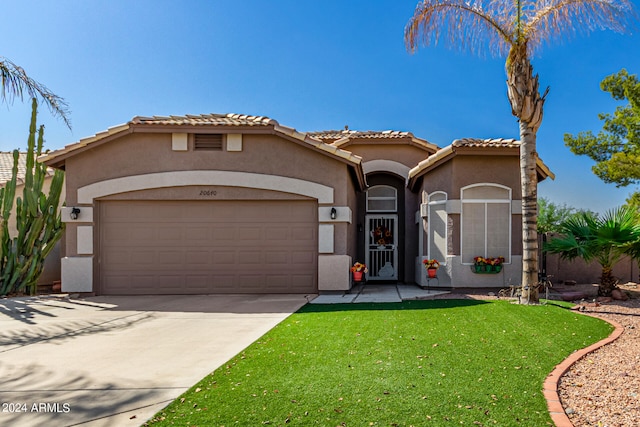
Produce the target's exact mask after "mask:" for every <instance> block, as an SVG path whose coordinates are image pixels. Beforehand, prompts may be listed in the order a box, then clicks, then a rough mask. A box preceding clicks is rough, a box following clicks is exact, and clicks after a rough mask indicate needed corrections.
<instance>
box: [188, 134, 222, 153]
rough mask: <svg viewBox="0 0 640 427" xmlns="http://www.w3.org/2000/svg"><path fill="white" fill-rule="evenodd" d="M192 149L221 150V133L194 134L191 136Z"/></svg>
mask: <svg viewBox="0 0 640 427" xmlns="http://www.w3.org/2000/svg"><path fill="white" fill-rule="evenodd" d="M193 149H194V150H198V151H221V150H222V134H215V133H212V134H208V133H197V134H195V135H194V136H193Z"/></svg>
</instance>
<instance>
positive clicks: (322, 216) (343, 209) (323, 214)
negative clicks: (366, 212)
mask: <svg viewBox="0 0 640 427" xmlns="http://www.w3.org/2000/svg"><path fill="white" fill-rule="evenodd" d="M331 209H335V210H336V218H335V219H331ZM352 221H353V213H352V212H351V208H350V207H349V206H320V207H318V222H328V223H332V224H333V223H338V222H346V223H348V224H351V222H352Z"/></svg>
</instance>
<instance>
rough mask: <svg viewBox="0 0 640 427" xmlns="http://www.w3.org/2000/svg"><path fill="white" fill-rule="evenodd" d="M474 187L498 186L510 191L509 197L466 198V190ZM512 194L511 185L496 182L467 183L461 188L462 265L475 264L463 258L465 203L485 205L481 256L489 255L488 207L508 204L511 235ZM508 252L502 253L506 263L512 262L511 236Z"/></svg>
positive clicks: (509, 233)
mask: <svg viewBox="0 0 640 427" xmlns="http://www.w3.org/2000/svg"><path fill="white" fill-rule="evenodd" d="M474 187H496V188H501V189H504V190H507V191H508V198H504V199H465V198H464V190H467V189H470V188H474ZM511 196H512V189H511V188H510V187H507V186H506V185H501V184H494V183H477V184H471V185H467V186H465V187H462V188H461V189H460V197H461V200H460V208H461V209H460V215H461V217H460V262H461V263H462V265H473V263H472V262H471V263H468V262H463V261H462V259H463V257H464V254H463V250H464V233H465V232H464V213H463V212H464V205H465V204H483V205H484V232H485V236H484V254H482V255H480V254H478V255H480V256H487V255H486V253H487V234H486V233H487V221H488V213H487V209H488V206H489V204H503V205H507V206H508V208H509V224H508V225H509V232H508V236H511V235H512V233H513V218H512V215H513V212H512V210H513V203H512V200H511ZM508 245H509V248H508V252H509V253H508V254H505V255H502V256H504V257H505V258H506V262H505V264H511V252H512V250H513V248H512V246H511V237H509V239H508Z"/></svg>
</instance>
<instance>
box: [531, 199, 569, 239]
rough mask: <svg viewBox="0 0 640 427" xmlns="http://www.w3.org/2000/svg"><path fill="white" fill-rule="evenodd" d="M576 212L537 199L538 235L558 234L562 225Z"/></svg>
mask: <svg viewBox="0 0 640 427" xmlns="http://www.w3.org/2000/svg"><path fill="white" fill-rule="evenodd" d="M576 212H577V210H576V208H572V207H570V206H567V204H566V203H565V204H562V205H559V204H557V203H553V202H551V201H549V199H546V198H544V197H540V198H539V199H538V233H544V234H546V233H558V232H559V231H560V230H561V226H562V223H563V222H565V221H566V220H568V219H569V218H570V217H571V216H572V215H575V214H576Z"/></svg>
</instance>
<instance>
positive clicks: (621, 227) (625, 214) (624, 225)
mask: <svg viewBox="0 0 640 427" xmlns="http://www.w3.org/2000/svg"><path fill="white" fill-rule="evenodd" d="M560 228H561V232H560V233H561V236H560V237H556V238H552V239H551V240H550V241H549V242H548V243H547V244H546V245H545V248H544V250H545V251H547V252H551V253H557V254H560V256H561V257H562V258H564V259H568V260H573V259H576V258H582V259H583V260H585V261H586V262H591V261H593V260H595V261H597V262H598V263H599V264H600V266H601V267H602V276H601V277H600V286H599V288H598V295H603V296H609V295H611V292H612V291H613V290H614V289H615V288H616V283H617V281H616V279H615V277H614V276H613V267H614V266H615V265H616V263H617V262H618V261H619V260H620V258H622V256H623V255H625V254H631V255H632V256H633V255H634V254H633V250H634V249H637V248H638V244H639V243H638V242H640V215H638V212H637V211H636V210H635V209H634V208H630V207H627V206H623V207H620V208H618V209H613V210H610V211H607V212H606V213H604V214H603V215H601V216H599V215H597V214H594V213H592V212H580V213H578V214H575V215H574V216H572V217H570V218H569V219H567V220H566V221H565V222H563V223H562V225H561V226H560Z"/></svg>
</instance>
